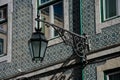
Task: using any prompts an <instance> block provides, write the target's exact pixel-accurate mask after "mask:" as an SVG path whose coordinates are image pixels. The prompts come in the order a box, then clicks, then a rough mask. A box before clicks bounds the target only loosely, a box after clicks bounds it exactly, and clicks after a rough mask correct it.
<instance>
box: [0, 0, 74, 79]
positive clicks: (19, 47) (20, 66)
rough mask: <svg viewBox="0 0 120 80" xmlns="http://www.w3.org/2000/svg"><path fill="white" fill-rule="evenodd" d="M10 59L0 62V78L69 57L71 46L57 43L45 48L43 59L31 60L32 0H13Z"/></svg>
mask: <svg viewBox="0 0 120 80" xmlns="http://www.w3.org/2000/svg"><path fill="white" fill-rule="evenodd" d="M13 2H14V3H13V23H12V24H13V32H12V33H13V35H12V61H11V62H10V63H7V62H1V63H0V80H1V79H5V78H9V77H12V76H14V75H19V74H21V72H25V73H26V72H28V71H32V70H35V69H39V68H43V67H45V66H48V65H52V64H55V63H59V62H61V61H64V60H65V59H66V58H67V57H69V56H70V55H71V54H72V53H73V51H72V49H71V47H69V46H65V44H63V43H59V44H56V45H53V46H50V47H48V48H47V51H46V56H45V59H44V61H43V62H42V63H41V62H38V63H34V62H32V61H31V57H30V55H29V49H28V40H29V39H30V37H31V34H32V29H33V26H32V20H33V19H32V14H33V13H32V0H13Z"/></svg>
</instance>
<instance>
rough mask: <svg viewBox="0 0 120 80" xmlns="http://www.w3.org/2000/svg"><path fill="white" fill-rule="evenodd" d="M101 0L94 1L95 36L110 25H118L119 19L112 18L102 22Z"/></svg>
mask: <svg viewBox="0 0 120 80" xmlns="http://www.w3.org/2000/svg"><path fill="white" fill-rule="evenodd" d="M101 1H102V0H95V22H96V24H95V26H96V34H99V33H102V29H103V28H106V27H109V26H111V25H116V24H119V23H120V17H114V18H111V19H109V20H106V21H103V22H102V15H103V14H102V13H103V12H102V10H101V9H102V6H101Z"/></svg>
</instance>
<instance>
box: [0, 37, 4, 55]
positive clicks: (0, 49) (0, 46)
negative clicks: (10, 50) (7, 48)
mask: <svg viewBox="0 0 120 80" xmlns="http://www.w3.org/2000/svg"><path fill="white" fill-rule="evenodd" d="M1 54H3V39H0V55H1Z"/></svg>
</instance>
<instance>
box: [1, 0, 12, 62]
mask: <svg viewBox="0 0 120 80" xmlns="http://www.w3.org/2000/svg"><path fill="white" fill-rule="evenodd" d="M5 4H7V5H8V6H7V7H8V8H7V10H8V22H7V24H8V34H7V39H8V40H7V47H6V48H7V54H6V55H4V56H0V62H3V61H7V62H11V57H12V12H13V0H0V6H2V5H5Z"/></svg>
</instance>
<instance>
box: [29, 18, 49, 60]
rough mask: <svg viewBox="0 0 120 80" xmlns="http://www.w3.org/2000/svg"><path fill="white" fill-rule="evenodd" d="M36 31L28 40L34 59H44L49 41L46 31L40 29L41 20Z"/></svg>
mask: <svg viewBox="0 0 120 80" xmlns="http://www.w3.org/2000/svg"><path fill="white" fill-rule="evenodd" d="M38 18H39V16H38ZM35 31H36V32H34V33H33V34H32V37H31V39H30V40H29V41H28V45H29V48H30V53H31V57H32V61H39V60H40V61H43V58H44V56H45V51H46V48H47V44H48V41H47V40H46V38H45V36H44V33H42V32H41V28H40V29H39V21H38V27H37V28H35Z"/></svg>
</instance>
